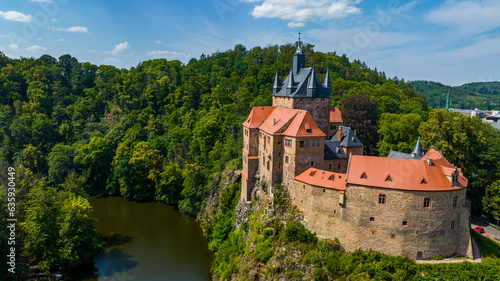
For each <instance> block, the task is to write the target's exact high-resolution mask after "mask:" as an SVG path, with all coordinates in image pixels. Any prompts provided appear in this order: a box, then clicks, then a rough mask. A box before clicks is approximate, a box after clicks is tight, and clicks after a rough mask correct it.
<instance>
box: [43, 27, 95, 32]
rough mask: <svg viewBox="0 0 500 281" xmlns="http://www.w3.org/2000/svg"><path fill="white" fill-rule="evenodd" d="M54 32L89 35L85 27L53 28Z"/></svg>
mask: <svg viewBox="0 0 500 281" xmlns="http://www.w3.org/2000/svg"><path fill="white" fill-rule="evenodd" d="M52 29H53V30H57V31H66V32H80V33H87V32H89V30H88V29H87V28H86V27H85V26H71V27H68V28H61V27H60V28H52Z"/></svg>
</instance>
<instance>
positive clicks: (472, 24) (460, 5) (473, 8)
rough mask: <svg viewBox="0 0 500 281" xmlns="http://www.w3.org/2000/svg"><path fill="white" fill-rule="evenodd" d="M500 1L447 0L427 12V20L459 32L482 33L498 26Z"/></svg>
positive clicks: (499, 23)
mask: <svg viewBox="0 0 500 281" xmlns="http://www.w3.org/2000/svg"><path fill="white" fill-rule="evenodd" d="M499 14H500V1H498V0H477V1H460V2H457V1H447V2H446V3H445V4H444V5H442V6H440V7H439V8H437V9H435V10H433V11H431V12H429V13H428V14H427V15H425V19H426V20H427V21H429V22H433V23H438V24H444V25H448V26H451V27H453V28H456V29H457V30H458V31H459V32H460V33H476V34H478V33H482V32H485V31H488V30H491V29H494V28H497V27H499V26H500V16H499Z"/></svg>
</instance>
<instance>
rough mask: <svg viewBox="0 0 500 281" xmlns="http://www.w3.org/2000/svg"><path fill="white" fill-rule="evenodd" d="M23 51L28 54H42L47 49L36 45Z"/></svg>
mask: <svg viewBox="0 0 500 281" xmlns="http://www.w3.org/2000/svg"><path fill="white" fill-rule="evenodd" d="M25 50H26V51H28V52H43V51H47V48H44V47H42V46H38V45H33V46H30V47H28V48H26V49H25Z"/></svg>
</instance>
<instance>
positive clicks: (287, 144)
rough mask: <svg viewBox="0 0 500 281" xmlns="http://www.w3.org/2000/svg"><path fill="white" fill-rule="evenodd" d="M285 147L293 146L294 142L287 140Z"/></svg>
mask: <svg viewBox="0 0 500 281" xmlns="http://www.w3.org/2000/svg"><path fill="white" fill-rule="evenodd" d="M285 146H289V147H291V146H292V140H290V139H285Z"/></svg>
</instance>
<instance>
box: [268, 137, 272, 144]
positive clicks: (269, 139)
mask: <svg viewBox="0 0 500 281" xmlns="http://www.w3.org/2000/svg"><path fill="white" fill-rule="evenodd" d="M267 143H269V144H271V138H270V137H269V136H268V137H267Z"/></svg>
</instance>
